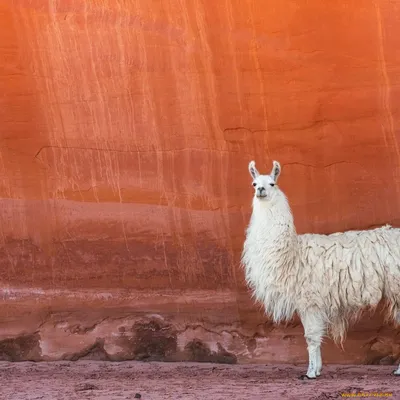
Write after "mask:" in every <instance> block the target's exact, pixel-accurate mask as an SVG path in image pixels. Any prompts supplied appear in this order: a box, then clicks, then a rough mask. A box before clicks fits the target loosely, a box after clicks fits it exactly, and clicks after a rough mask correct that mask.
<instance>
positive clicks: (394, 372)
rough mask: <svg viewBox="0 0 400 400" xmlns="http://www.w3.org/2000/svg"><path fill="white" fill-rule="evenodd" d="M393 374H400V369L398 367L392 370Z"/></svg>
mask: <svg viewBox="0 0 400 400" xmlns="http://www.w3.org/2000/svg"><path fill="white" fill-rule="evenodd" d="M392 375H394V376H400V371H399V370H398V369H395V370H394V371H393V372H392Z"/></svg>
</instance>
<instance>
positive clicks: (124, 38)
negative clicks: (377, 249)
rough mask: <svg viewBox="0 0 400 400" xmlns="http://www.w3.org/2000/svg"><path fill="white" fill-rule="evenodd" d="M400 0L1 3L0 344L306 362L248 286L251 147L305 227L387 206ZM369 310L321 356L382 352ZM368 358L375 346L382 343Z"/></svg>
mask: <svg viewBox="0 0 400 400" xmlns="http://www.w3.org/2000/svg"><path fill="white" fill-rule="evenodd" d="M399 19H400V7H399V6H398V4H397V3H396V2H393V1H389V0H381V1H379V2H372V1H369V0H361V1H360V0H357V1H356V0H352V1H347V2H343V1H339V0H333V1H329V2H321V1H319V0H311V1H307V2H293V1H289V0H281V1H279V2H277V1H273V0H263V1H261V0H249V1H236V0H232V1H211V0H202V1H192V2H189V1H183V0H159V1H149V0H136V1H133V0H125V1H123V0H103V1H94V0H86V1H81V0H59V1H56V0H54V1H44V0H14V1H6V0H2V1H0V60H1V62H0V93H1V99H0V102H1V107H0V196H1V199H0V202H1V207H0V218H1V221H0V222H1V223H0V229H1V235H0V241H1V248H0V282H1V286H2V289H1V293H2V297H1V308H0V310H1V311H0V315H1V319H0V321H1V322H0V339H1V340H2V341H0V358H2V359H37V360H39V359H44V360H46V359H60V358H67V359H79V358H85V357H86V358H101V359H127V358H136V359H148V358H150V359H167V360H171V359H196V360H205V359H206V360H220V361H226V362H234V361H235V360H237V361H239V362H277V361H279V362H286V361H287V362H300V361H301V362H303V361H304V360H305V356H306V353H305V344H304V341H303V338H302V329H301V326H299V325H298V324H297V323H294V324H292V325H291V326H290V327H288V328H286V329H284V327H276V326H271V325H270V324H269V323H268V321H266V319H265V318H264V317H263V315H262V312H260V311H259V309H258V308H257V307H256V306H254V305H253V303H252V301H251V299H250V297H249V295H248V293H247V291H246V288H245V286H244V284H243V273H242V271H241V269H240V267H239V263H238V261H239V256H240V251H241V247H242V243H243V240H244V229H245V226H246V224H247V221H248V218H249V213H250V201H251V196H252V190H251V187H250V180H249V177H248V173H247V163H248V161H249V160H250V159H255V160H256V161H257V165H258V167H260V168H261V169H265V168H268V169H269V168H270V166H271V160H272V159H278V160H279V161H280V162H281V164H282V165H283V171H284V172H283V175H282V177H281V187H282V188H283V189H284V190H285V192H286V193H287V195H288V196H289V199H290V201H291V204H292V206H293V212H294V216H295V221H296V225H297V228H298V231H299V232H300V233H301V232H305V231H310V232H321V233H325V232H333V231H337V230H345V229H354V228H367V227H370V226H375V225H380V224H384V223H392V224H399V223H400V209H399V202H400V196H399V189H400V177H399V172H400V169H399V167H400V157H399V147H398V137H399V134H400V114H399V111H400V110H399V104H400V34H399V28H398V21H399ZM381 324H382V322H381V319H380V318H379V317H376V318H375V319H373V320H370V319H368V318H366V319H365V320H363V321H362V322H361V323H360V324H358V325H357V326H356V327H355V328H354V330H353V331H352V332H351V333H350V336H349V339H348V341H347V342H346V344H345V350H346V351H345V352H341V351H340V350H338V349H337V348H335V347H334V346H333V345H332V344H331V343H330V342H327V344H326V345H325V348H324V353H325V360H326V361H328V362H343V363H346V362H389V363H390V362H393V361H394V360H395V359H396V358H398V357H399V356H400V346H399V344H398V341H397V339H395V338H396V332H395V331H393V330H391V329H389V328H383V329H379V328H380V326H381ZM382 359H383V361H382Z"/></svg>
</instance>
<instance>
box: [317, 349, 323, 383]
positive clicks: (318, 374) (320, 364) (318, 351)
mask: <svg viewBox="0 0 400 400" xmlns="http://www.w3.org/2000/svg"><path fill="white" fill-rule="evenodd" d="M321 371H322V356H321V346H319V347H318V350H317V367H316V375H317V376H320V375H321Z"/></svg>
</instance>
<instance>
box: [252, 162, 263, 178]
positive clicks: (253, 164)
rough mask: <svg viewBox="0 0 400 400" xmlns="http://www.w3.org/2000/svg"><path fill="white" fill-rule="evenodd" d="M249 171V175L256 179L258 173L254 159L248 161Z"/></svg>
mask: <svg viewBox="0 0 400 400" xmlns="http://www.w3.org/2000/svg"><path fill="white" fill-rule="evenodd" d="M249 172H250V175H251V177H252V178H253V179H256V178H257V177H258V176H260V173H259V172H258V171H257V168H256V162H255V161H250V163H249Z"/></svg>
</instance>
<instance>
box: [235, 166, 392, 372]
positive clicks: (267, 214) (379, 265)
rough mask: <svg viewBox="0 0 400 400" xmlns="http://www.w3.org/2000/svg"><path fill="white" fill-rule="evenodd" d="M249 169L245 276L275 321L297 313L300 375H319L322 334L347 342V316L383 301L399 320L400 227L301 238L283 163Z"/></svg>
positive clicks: (336, 340) (390, 313)
mask: <svg viewBox="0 0 400 400" xmlns="http://www.w3.org/2000/svg"><path fill="white" fill-rule="evenodd" d="M249 171H250V175H251V177H252V178H253V182H252V184H253V186H254V190H255V193H254V198H253V212H252V215H251V219H250V224H249V227H248V229H247V235H246V241H245V243H244V249H243V255H242V263H243V265H244V268H245V273H246V281H247V283H248V285H249V286H250V288H251V289H252V291H253V293H254V297H255V298H256V300H257V301H259V302H261V303H262V304H263V305H264V307H265V311H266V313H267V314H268V315H270V316H271V317H272V318H273V320H274V321H275V322H279V321H282V320H290V319H291V318H292V316H293V315H294V313H297V314H298V315H299V317H300V319H301V322H302V324H303V327H304V336H305V338H306V342H307V349H308V357H309V365H308V370H307V374H306V375H302V376H301V378H303V379H304V378H309V379H313V378H316V377H317V376H319V375H320V373H321V369H322V358H321V349H320V346H321V341H322V338H323V336H325V335H326V334H330V335H331V337H332V338H333V339H334V340H335V342H336V343H338V342H339V341H341V342H343V340H344V337H345V334H346V330H347V326H348V321H349V320H350V319H351V320H355V319H356V318H357V317H358V316H359V314H360V312H361V311H362V310H363V309H365V308H370V307H372V308H373V307H376V306H377V305H378V303H379V302H380V300H381V299H384V300H385V301H386V304H387V310H388V317H389V319H391V320H394V321H395V322H400V313H399V309H400V229H394V228H392V227H390V226H385V227H381V228H378V229H373V230H365V231H348V232H344V233H334V234H331V235H317V234H305V235H297V234H296V229H295V226H294V223H293V217H292V212H291V209H290V206H289V204H288V201H287V199H286V196H285V195H284V194H283V192H282V191H281V190H280V189H279V187H278V186H277V180H278V177H279V175H280V172H281V167H280V164H279V163H278V162H277V161H274V162H273V168H272V171H271V174H270V175H260V174H259V172H258V171H257V169H256V167H255V162H254V161H251V162H250V164H249ZM394 374H395V375H400V366H399V367H398V369H397V370H396V371H394Z"/></svg>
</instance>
